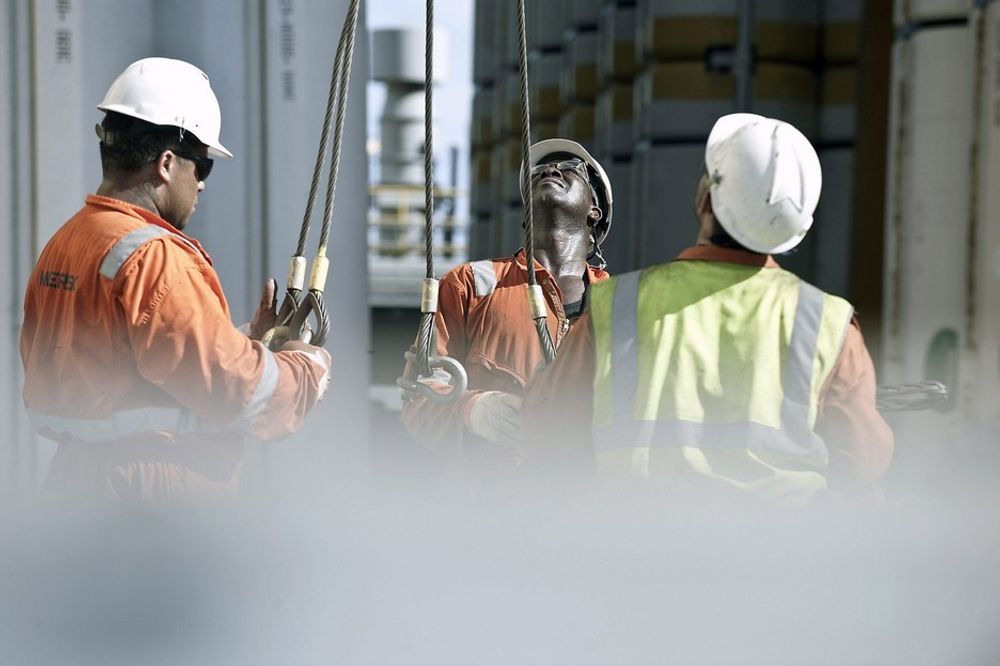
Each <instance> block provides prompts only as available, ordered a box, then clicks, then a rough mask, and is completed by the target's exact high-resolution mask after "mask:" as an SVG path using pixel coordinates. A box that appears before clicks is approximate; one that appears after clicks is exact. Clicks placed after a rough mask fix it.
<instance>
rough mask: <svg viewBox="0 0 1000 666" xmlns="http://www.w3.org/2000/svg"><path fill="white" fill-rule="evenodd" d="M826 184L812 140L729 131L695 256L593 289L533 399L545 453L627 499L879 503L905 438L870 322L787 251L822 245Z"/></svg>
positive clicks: (718, 131)
mask: <svg viewBox="0 0 1000 666" xmlns="http://www.w3.org/2000/svg"><path fill="white" fill-rule="evenodd" d="M820 187H821V173H820V164H819V160H818V158H817V156H816V152H815V150H814V149H813V147H812V146H811V145H810V144H809V141H808V140H807V139H806V138H805V137H804V136H803V135H802V134H801V133H800V132H799V131H798V130H797V129H795V128H794V127H792V126H791V125H789V124H787V123H784V122H781V121H778V120H773V119H770V118H763V117H761V116H757V115H753V114H733V115H730V116H724V117H723V118H721V119H719V120H718V122H717V123H716V125H715V127H714V129H713V130H712V133H711V135H710V137H709V139H708V143H707V146H706V150H705V168H704V171H703V173H702V176H701V179H700V181H699V182H698V185H697V188H696V192H695V215H696V218H697V221H698V225H699V229H698V235H697V240H696V242H695V245H694V246H693V247H691V248H689V249H687V250H684V251H683V252H682V253H681V254H680V256H678V257H677V258H676V259H675V260H674V261H672V262H668V263H666V264H661V265H658V266H653V267H650V268H647V269H645V270H642V271H636V272H633V273H627V274H624V275H620V276H617V277H615V278H612V279H610V280H608V281H606V282H604V283H602V284H599V285H594V287H593V288H591V290H590V294H589V298H588V311H587V312H586V313H584V314H583V315H582V316H581V318H580V321H579V323H578V324H577V325H576V326H575V327H574V328H573V330H572V331H571V332H570V335H569V336H567V338H566V340H564V342H563V345H562V347H561V348H560V349H559V355H558V357H557V358H556V360H555V361H554V362H553V363H552V364H550V365H549V366H548V367H547V368H546V369H545V370H544V371H543V372H541V373H539V374H538V375H537V377H536V380H535V381H534V382H533V383H532V384H531V385H530V386H529V388H528V390H527V392H526V396H525V412H524V427H525V433H526V439H528V442H527V444H526V447H525V449H526V456H527V458H528V459H529V460H535V461H536V462H539V463H548V464H542V468H543V469H549V470H551V465H555V466H556V468H558V467H560V466H561V467H562V468H563V469H565V470H574V472H576V471H580V470H581V469H582V470H583V472H584V475H585V476H590V477H591V478H596V479H599V480H600V483H599V484H598V487H605V486H606V485H607V486H610V487H612V488H615V489H617V490H618V491H625V490H633V491H638V490H639V489H642V490H643V491H647V490H648V491H658V492H665V493H667V494H671V493H676V494H679V495H682V496H690V495H689V491H690V493H691V494H694V495H697V496H699V497H701V496H711V497H718V498H730V499H735V500H737V501H744V500H747V499H750V498H755V500H754V501H755V502H756V501H757V500H761V501H764V502H766V503H768V504H779V505H802V504H804V503H811V502H812V500H813V499H814V498H820V497H827V498H829V497H844V496H851V497H855V498H858V497H862V498H866V499H867V498H871V497H877V496H878V492H877V483H878V480H879V479H880V477H881V476H882V475H883V474H884V473H885V471H886V469H887V468H888V466H889V462H890V460H891V458H892V452H893V436H892V431H891V430H890V429H889V427H888V425H887V424H886V423H885V421H884V420H883V418H882V416H881V415H880V414H879V412H878V411H877V410H876V405H875V389H876V383H875V369H874V367H873V364H872V360H871V357H870V356H869V354H868V350H867V349H866V347H865V343H864V340H863V338H862V336H861V331H860V328H859V327H858V322H857V319H856V318H855V316H854V310H853V308H852V307H851V305H850V304H849V303H848V302H847V301H845V300H843V299H841V298H838V297H836V296H833V295H830V294H826V293H824V292H822V291H820V290H819V289H817V288H816V287H813V286H811V285H809V284H807V283H806V282H804V281H802V280H800V279H799V278H797V277H796V276H795V275H793V274H791V273H789V272H787V271H785V270H783V269H781V268H780V267H779V266H778V264H777V262H776V261H775V259H774V257H773V256H772V254H774V253H781V252H786V251H788V250H789V249H791V248H792V247H794V246H795V245H797V244H798V243H799V242H800V241H801V240H802V238H803V237H804V236H805V234H806V233H807V231H808V230H809V228H810V226H811V225H812V214H813V210H814V209H815V208H816V204H817V202H818V200H819V193H820ZM669 223H670V222H669V220H664V224H669ZM529 466H530V464H529ZM827 491H839V492H838V493H836V494H835V495H831V494H830V493H829V492H827Z"/></svg>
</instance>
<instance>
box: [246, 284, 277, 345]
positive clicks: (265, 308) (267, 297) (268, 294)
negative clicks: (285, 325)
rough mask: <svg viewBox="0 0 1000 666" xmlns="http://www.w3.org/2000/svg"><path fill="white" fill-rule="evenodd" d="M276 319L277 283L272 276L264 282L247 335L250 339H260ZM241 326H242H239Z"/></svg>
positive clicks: (272, 326)
mask: <svg viewBox="0 0 1000 666" xmlns="http://www.w3.org/2000/svg"><path fill="white" fill-rule="evenodd" d="M277 320H278V283H277V282H275V281H274V278H268V280H267V282H265V283H264V292H263V293H262V294H261V296H260V305H258V306H257V312H255V313H254V315H253V319H251V320H250V327H249V328H250V330H249V331H248V332H247V336H248V337H249V338H250V339H251V340H260V339H261V338H262V337H263V336H264V334H265V333H267V332H268V331H269V330H271V329H272V328H274V323H275V322H276V321H277ZM241 328H242V327H241Z"/></svg>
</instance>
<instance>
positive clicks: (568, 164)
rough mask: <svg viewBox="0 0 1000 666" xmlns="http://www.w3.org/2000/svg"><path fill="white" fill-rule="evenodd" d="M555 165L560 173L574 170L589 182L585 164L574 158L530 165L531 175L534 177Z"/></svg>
mask: <svg viewBox="0 0 1000 666" xmlns="http://www.w3.org/2000/svg"><path fill="white" fill-rule="evenodd" d="M552 167H555V168H556V169H558V170H559V171H560V172H561V173H567V172H570V171H575V172H576V173H577V175H578V176H580V178H582V179H583V180H584V182H588V183H589V182H590V174H588V173H587V164H586V163H585V162H584V161H583V160H579V159H576V158H573V159H569V160H563V161H562V162H554V163H553V162H548V163H544V164H536V165H535V166H533V167H531V177H532V178H535V177H536V176H538V174H540V173H542V172H544V171H545V170H546V169H550V168H552Z"/></svg>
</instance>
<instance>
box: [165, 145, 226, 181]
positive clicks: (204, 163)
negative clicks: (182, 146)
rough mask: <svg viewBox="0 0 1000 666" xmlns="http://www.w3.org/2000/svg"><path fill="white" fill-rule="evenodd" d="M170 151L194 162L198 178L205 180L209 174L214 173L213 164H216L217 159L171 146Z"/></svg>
mask: <svg viewBox="0 0 1000 666" xmlns="http://www.w3.org/2000/svg"><path fill="white" fill-rule="evenodd" d="M170 152H172V153H173V154H174V155H177V156H178V157H183V158H184V159H186V160H191V161H192V162H194V170H195V173H196V174H197V176H198V180H200V181H204V180H206V179H207V178H208V174H210V173H212V166H213V165H214V164H215V160H213V159H212V158H211V157H202V156H201V155H195V154H193V153H187V152H184V151H182V150H177V149H176V148H171V149H170Z"/></svg>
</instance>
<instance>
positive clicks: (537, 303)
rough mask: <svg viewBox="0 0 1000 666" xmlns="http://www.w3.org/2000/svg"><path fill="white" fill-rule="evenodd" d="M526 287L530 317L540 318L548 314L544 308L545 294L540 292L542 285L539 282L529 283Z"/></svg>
mask: <svg viewBox="0 0 1000 666" xmlns="http://www.w3.org/2000/svg"><path fill="white" fill-rule="evenodd" d="M527 287H528V305H529V307H530V308H531V318H532V319H542V318H544V317H547V316H548V310H546V309H545V296H544V294H543V293H542V285H540V284H529V285H527Z"/></svg>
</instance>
